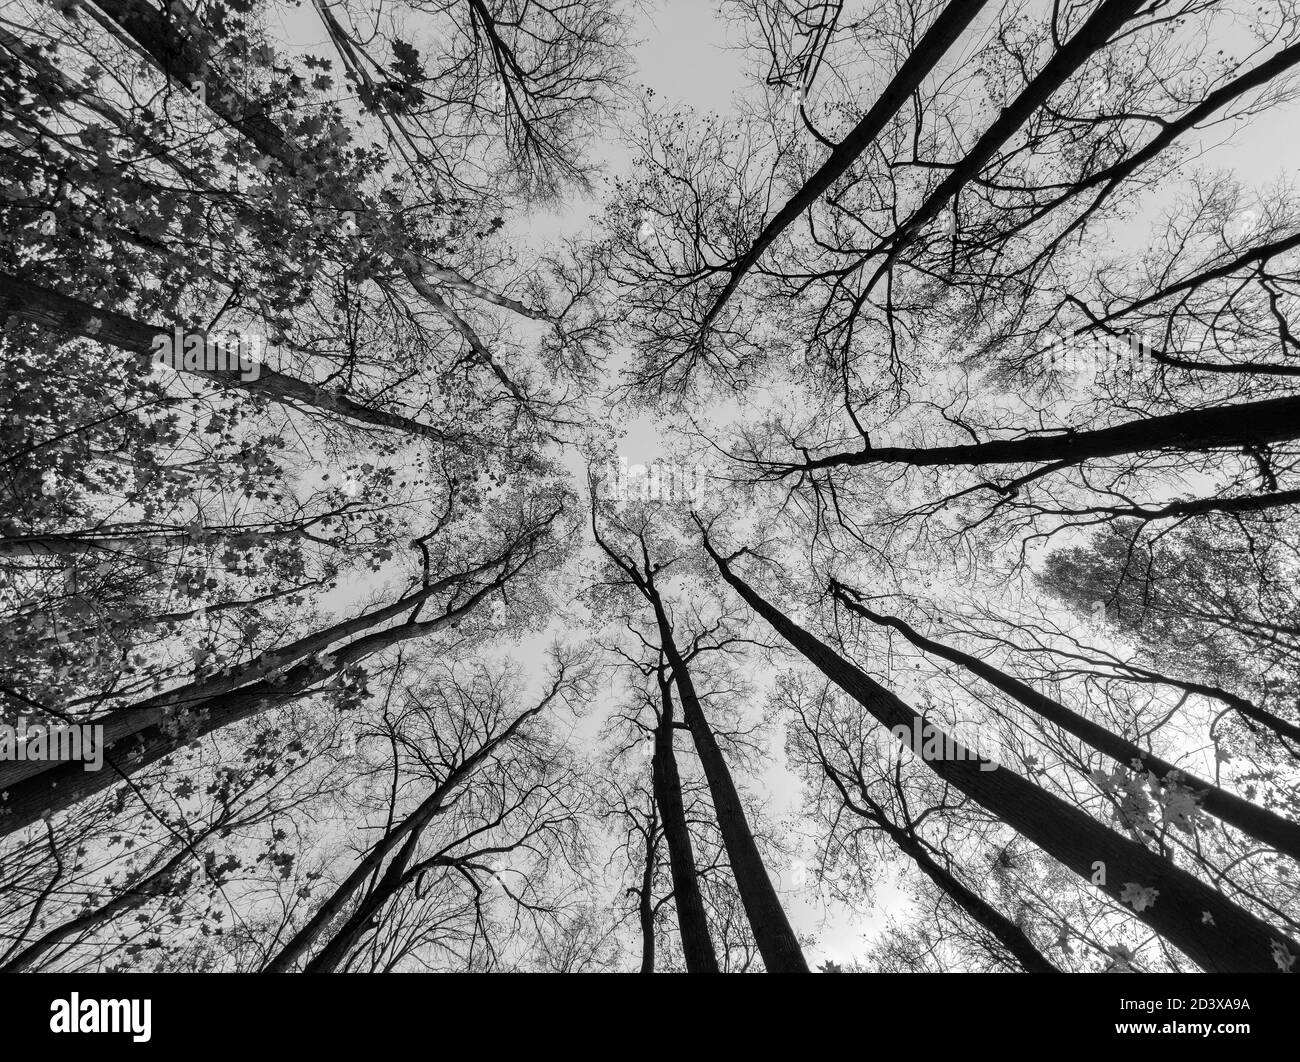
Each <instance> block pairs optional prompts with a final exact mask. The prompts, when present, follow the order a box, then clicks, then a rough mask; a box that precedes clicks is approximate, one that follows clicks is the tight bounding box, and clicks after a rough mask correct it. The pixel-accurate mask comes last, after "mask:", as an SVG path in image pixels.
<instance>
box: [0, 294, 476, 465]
mask: <svg viewBox="0 0 1300 1062" xmlns="http://www.w3.org/2000/svg"><path fill="white" fill-rule="evenodd" d="M0 287H3V288H4V294H3V295H0V309H3V310H5V311H6V312H8V313H9V314H11V315H13V316H15V317H18V318H21V319H22V320H24V321H30V322H31V323H33V324H36V325H39V326H40V327H42V328H48V329H50V330H52V331H55V332H63V333H68V334H71V335H78V336H84V337H85V338H87V339H94V340H97V341H98V342H101V343H107V344H108V345H109V346H114V347H117V348H118V349H119V350H128V351H130V352H131V353H133V354H140V355H142V356H144V357H146V358H148V357H152V354H153V341H154V339H155V337H157V336H170V335H171V334H172V326H171V325H165V326H164V325H151V324H146V323H144V322H143V321H137V320H135V319H134V318H132V317H127V316H126V315H125V314H120V313H117V312H115V311H113V310H104V309H100V308H99V307H97V306H92V305H91V304H90V303H88V302H83V301H81V300H80V299H74V298H72V297H70V296H68V295H62V294H60V293H59V292H57V291H53V290H51V289H50V288H43V287H41V286H40V285H38V284H32V283H30V282H28V281H26V280H22V279H20V278H19V277H16V276H13V275H12V274H9V273H0ZM184 327H185V328H186V329H187V331H198V329H197V328H194V327H192V326H189V325H185V326H184ZM177 357H178V359H179V353H178V356H177ZM178 371H183V372H185V373H187V374H188V375H191V376H197V377H199V378H201V379H203V380H205V381H207V382H208V383H211V384H216V385H217V386H219V387H234V388H237V389H239V390H241V391H245V392H247V393H248V394H250V395H253V396H255V397H258V398H265V399H269V400H270V401H272V402H277V403H279V404H281V405H285V406H288V407H289V408H291V409H298V408H306V409H312V410H316V411H318V412H322V413H327V414H329V415H330V416H333V417H344V418H346V419H348V420H352V421H355V422H356V423H358V424H366V425H369V426H371V427H377V428H386V429H389V430H397V431H404V432H408V433H410V434H411V435H415V436H420V437H423V438H427V439H436V440H438V441H440V442H455V441H464V436H463V435H460V434H451V435H449V434H447V433H446V432H442V431H439V430H438V429H437V428H433V427H430V426H429V425H428V424H422V423H420V421H418V420H412V419H411V418H410V417H404V416H402V415H401V414H400V413H388V412H385V411H384V410H381V409H372V408H371V407H369V406H366V405H363V404H362V403H360V402H357V401H356V400H355V399H352V398H348V397H347V396H346V395H342V394H335V393H332V392H330V391H327V390H325V389H324V388H323V387H320V386H319V385H318V384H314V383H310V382H308V381H306V380H299V379H297V378H296V377H293V376H286V375H284V374H283V373H280V372H276V371H275V370H274V369H272V368H271V367H270V366H269V365H259V367H258V377H257V379H256V380H245V379H243V378H242V375H241V373H240V370H239V369H238V368H233V369H230V368H226V369H221V368H212V369H178Z"/></svg>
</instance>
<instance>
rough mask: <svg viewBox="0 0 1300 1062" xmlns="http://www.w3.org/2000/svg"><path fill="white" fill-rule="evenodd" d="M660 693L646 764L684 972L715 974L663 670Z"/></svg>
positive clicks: (715, 956) (670, 696) (669, 696)
mask: <svg viewBox="0 0 1300 1062" xmlns="http://www.w3.org/2000/svg"><path fill="white" fill-rule="evenodd" d="M659 694H660V701H661V703H662V705H663V707H662V709H661V711H660V715H659V725H658V727H656V728H655V754H654V760H653V762H652V763H651V765H650V766H651V772H652V774H653V776H654V793H655V804H656V805H657V806H658V808H659V814H660V815H662V816H663V822H664V840H665V841H666V842H667V843H668V865H669V867H670V869H671V870H672V878H673V903H674V905H675V906H676V908H677V926H678V930H679V932H680V933H681V938H682V952H683V954H684V955H685V957H686V970H687V972H688V973H717V972H718V957H717V954H716V953H715V952H714V950H713V940H712V939H711V938H710V936H709V921H708V918H707V917H706V916H705V913H704V900H703V898H702V897H701V896H700V883H699V877H698V873H697V871H696V867H695V851H694V846H693V845H692V844H691V832H690V828H689V827H688V826H687V824H686V809H685V807H684V806H683V803H682V782H681V777H680V776H679V774H678V773H677V755H676V753H675V752H674V751H673V697H672V691H671V690H670V689H669V686H668V682H667V680H666V679H665V678H664V677H663V675H662V674H660V675H659Z"/></svg>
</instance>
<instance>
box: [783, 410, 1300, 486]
mask: <svg viewBox="0 0 1300 1062" xmlns="http://www.w3.org/2000/svg"><path fill="white" fill-rule="evenodd" d="M1295 438H1300V397H1296V396H1289V397H1286V398H1269V399H1264V400H1262V401H1259V402H1239V403H1236V404H1234V405H1226V406H1210V407H1209V408H1207V409H1196V410H1191V411H1189V412H1185V413H1169V414H1166V415H1164V416H1159V417H1146V418H1144V419H1142V420H1130V421H1126V422H1125V423H1123V424H1116V425H1114V426H1112V427H1109V428H1097V429H1094V430H1091V431H1065V432H1061V433H1060V434H1057V435H1032V436H1029V437H1027V438H1022V439H995V440H992V441H991V442H982V443H961V444H958V445H955V446H930V447H911V446H878V447H873V448H868V449H865V450H858V451H854V452H852V453H839V454H830V455H828V456H826V457H818V458H813V459H811V460H809V461H807V462H805V463H804V464H799V465H788V466H787V465H781V464H773V465H770V466H769V468H770V469H771V470H772V471H773V472H775V473H776V474H778V475H790V474H793V473H796V472H806V471H815V470H817V469H822V468H833V467H836V466H840V465H846V466H848V465H876V464H903V465H913V466H925V467H928V466H933V465H967V466H977V465H1011V464H1021V463H1026V462H1035V463H1037V462H1045V461H1055V462H1060V464H1061V466H1062V467H1065V466H1068V465H1077V464H1080V463H1082V462H1083V461H1086V460H1088V459H1089V458H1096V457H1116V456H1119V455H1121V454H1137V453H1151V452H1154V451H1157V450H1184V451H1186V450H1191V451H1197V450H1215V449H1224V448H1227V447H1243V446H1256V445H1263V444H1265V443H1272V442H1281V441H1283V440H1287V439H1295Z"/></svg>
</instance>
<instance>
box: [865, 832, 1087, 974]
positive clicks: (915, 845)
mask: <svg viewBox="0 0 1300 1062" xmlns="http://www.w3.org/2000/svg"><path fill="white" fill-rule="evenodd" d="M886 830H887V832H888V833H889V835H890V837H892V838H893V840H894V843H895V844H897V845H898V847H899V848H901V849H902V850H903V851H904V852H906V853H907V854H908V855H909V856H911V857H912V860H913V861H914V862H915V863H916V865H917V866H918V867H920V868H921V870H922V871H924V872H925V874H926V876H927V877H929V878H930V880H931V881H933V882H934V883H935V884H936V885H938V886H939V888H941V889H942V890H943V891H944V893H945V894H946V895H947V896H948V898H949V899H951V900H952V902H953V903H955V904H956V905H957V906H958V907H960V908H961V909H962V910H963V911H965V912H966V913H967V914H968V915H970V917H971V918H972V919H974V920H975V921H976V922H978V923H979V924H980V925H981V926H983V927H984V928H985V929H987V930H988V931H989V933H991V934H992V935H993V936H994V937H996V938H997V940H998V942H999V943H1000V944H1001V945H1002V946H1003V947H1004V948H1006V949H1007V951H1009V952H1010V953H1011V954H1012V956H1014V957H1015V960H1016V962H1018V963H1020V965H1021V966H1022V967H1024V968H1025V970H1027V971H1028V972H1029V973H1060V972H1061V971H1060V970H1058V969H1057V968H1056V967H1055V966H1053V965H1052V963H1050V962H1049V961H1048V960H1047V957H1046V956H1045V955H1044V954H1043V953H1042V952H1041V951H1039V950H1038V949H1037V948H1036V947H1034V943H1033V941H1031V940H1030V939H1029V936H1028V934H1027V933H1025V931H1024V930H1023V929H1021V928H1020V927H1019V926H1018V925H1016V924H1015V922H1013V921H1011V919H1009V918H1008V917H1007V916H1006V915H1004V914H1003V913H1002V912H1001V911H999V910H998V909H997V908H996V907H994V906H993V905H992V904H990V903H989V902H988V901H987V900H985V899H984V898H983V897H982V896H980V894H979V893H977V892H975V890H974V889H971V888H969V887H968V886H966V885H964V884H963V883H962V882H960V881H958V880H957V877H956V875H954V874H953V873H952V871H950V870H949V869H948V868H947V867H945V866H943V865H942V864H940V863H939V861H938V860H936V859H935V858H934V857H933V856H931V855H930V853H929V852H928V851H926V849H925V846H924V845H923V844H921V842H920V841H918V840H917V839H916V838H915V837H912V836H911V835H910V834H908V833H907V832H906V831H904V830H900V829H897V828H888V827H887V828H886Z"/></svg>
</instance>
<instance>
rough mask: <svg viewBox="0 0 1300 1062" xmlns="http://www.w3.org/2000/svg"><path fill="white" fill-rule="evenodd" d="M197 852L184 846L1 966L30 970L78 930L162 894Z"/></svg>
mask: <svg viewBox="0 0 1300 1062" xmlns="http://www.w3.org/2000/svg"><path fill="white" fill-rule="evenodd" d="M192 854H193V853H192V852H191V850H190V847H182V848H181V850H180V851H179V852H177V853H176V854H175V855H173V856H172V857H171V858H170V859H168V860H167V862H166V863H164V864H163V865H162V866H161V867H159V868H158V869H157V870H155V871H154V872H153V873H151V874H148V875H146V876H145V877H144V878H142V879H141V880H140V881H138V882H136V883H135V884H134V885H132V886H131V887H130V888H129V889H127V890H126V891H125V892H122V893H120V894H119V895H117V896H115V897H113V899H111V900H109V901H108V902H107V903H105V904H101V905H100V906H99V907H96V908H95V909H94V910H91V911H86V912H85V913H83V914H80V915H78V916H77V917H76V918H73V919H71V920H70V921H67V922H64V923H62V924H61V925H57V926H55V927H54V928H53V929H51V930H49V931H48V932H46V933H44V934H43V935H42V936H41V937H39V938H38V939H37V940H34V941H33V942H32V943H31V944H29V945H27V947H25V948H24V949H23V950H22V951H20V952H19V953H18V954H17V955H15V956H14V957H13V958H12V959H10V960H9V961H8V962H6V963H5V964H4V965H2V966H0V973H21V972H22V971H23V970H28V969H30V968H31V967H32V966H33V964H35V963H36V962H37V961H39V960H40V959H41V957H42V956H43V955H45V953H46V952H49V951H52V950H53V949H54V948H56V947H58V946H59V945H60V944H61V943H63V941H65V940H67V939H69V938H70V937H75V936H76V935H77V934H78V933H87V932H89V931H91V930H93V929H97V928H98V927H100V926H102V925H105V924H106V923H108V922H111V921H112V920H113V919H114V918H116V917H117V916H118V915H122V914H126V913H127V912H128V911H133V910H135V909H136V908H137V907H140V906H142V905H144V904H145V903H146V902H148V901H149V900H152V899H154V898H155V897H157V896H160V895H162V894H163V893H164V892H165V891H166V890H167V889H168V887H170V885H171V884H172V881H173V880H174V878H175V875H176V872H177V871H178V870H179V869H180V867H181V865H182V864H183V863H184V862H185V860H187V859H189V858H190V857H191V855H192Z"/></svg>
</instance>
